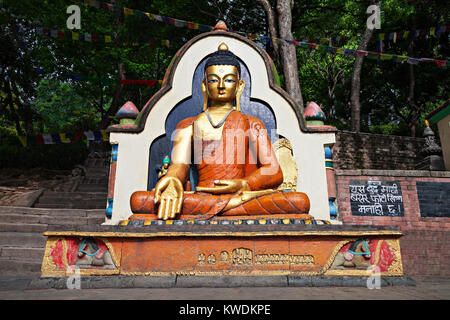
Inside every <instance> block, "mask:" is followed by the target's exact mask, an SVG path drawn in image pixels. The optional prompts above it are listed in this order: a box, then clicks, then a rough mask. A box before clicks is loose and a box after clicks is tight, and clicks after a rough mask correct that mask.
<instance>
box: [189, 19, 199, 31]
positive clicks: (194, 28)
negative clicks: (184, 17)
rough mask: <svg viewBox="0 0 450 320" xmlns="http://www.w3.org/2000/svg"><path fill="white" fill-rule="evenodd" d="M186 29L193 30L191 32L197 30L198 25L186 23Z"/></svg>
mask: <svg viewBox="0 0 450 320" xmlns="http://www.w3.org/2000/svg"><path fill="white" fill-rule="evenodd" d="M187 27H188V29H193V30H197V29H198V23H194V22H190V21H188V22H187Z"/></svg>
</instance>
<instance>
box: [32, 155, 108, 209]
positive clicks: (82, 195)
mask: <svg viewBox="0 0 450 320" xmlns="http://www.w3.org/2000/svg"><path fill="white" fill-rule="evenodd" d="M83 171H84V172H83V175H81V176H79V177H76V178H74V180H73V181H71V182H69V183H71V186H69V188H66V189H69V190H65V191H52V190H45V191H44V192H43V194H42V195H41V196H40V197H39V199H38V200H37V202H36V203H35V204H34V207H35V208H65V209H106V206H107V202H106V198H107V193H108V177H109V157H108V156H100V157H89V158H88V159H87V160H86V163H85V166H84V168H83Z"/></svg>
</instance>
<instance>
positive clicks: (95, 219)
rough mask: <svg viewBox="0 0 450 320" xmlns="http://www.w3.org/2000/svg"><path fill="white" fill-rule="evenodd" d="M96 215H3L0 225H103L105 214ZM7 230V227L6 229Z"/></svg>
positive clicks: (0, 218) (0, 217)
mask: <svg viewBox="0 0 450 320" xmlns="http://www.w3.org/2000/svg"><path fill="white" fill-rule="evenodd" d="M102 211H103V213H102V214H101V215H100V214H95V215H92V216H84V217H82V216H76V215H74V216H68V215H60V216H58V215H54V216H44V215H36V216H34V215H21V214H1V215H0V223H3V224H20V223H23V224H44V225H48V224H64V225H65V224H71V225H87V224H101V223H103V222H104V220H105V212H104V210H102ZM6 228H7V227H6Z"/></svg>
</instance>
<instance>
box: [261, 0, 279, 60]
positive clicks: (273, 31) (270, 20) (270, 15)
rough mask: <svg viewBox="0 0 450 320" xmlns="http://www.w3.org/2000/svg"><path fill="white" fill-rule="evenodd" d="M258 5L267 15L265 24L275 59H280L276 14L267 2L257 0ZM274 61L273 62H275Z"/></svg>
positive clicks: (267, 0)
mask: <svg viewBox="0 0 450 320" xmlns="http://www.w3.org/2000/svg"><path fill="white" fill-rule="evenodd" d="M258 2H259V4H261V6H262V7H263V8H264V11H265V12H266V15H267V24H268V27H269V34H270V37H271V38H272V45H273V50H274V55H275V57H274V58H275V59H277V60H278V59H279V58H280V46H279V43H278V41H277V40H276V38H278V32H277V23H276V13H275V12H274V11H273V9H272V6H271V5H270V3H269V0H258ZM275 59H274V60H275Z"/></svg>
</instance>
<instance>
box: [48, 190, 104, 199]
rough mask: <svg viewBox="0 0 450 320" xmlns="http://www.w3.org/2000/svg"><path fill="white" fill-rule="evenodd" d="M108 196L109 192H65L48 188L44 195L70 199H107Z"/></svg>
mask: <svg viewBox="0 0 450 320" xmlns="http://www.w3.org/2000/svg"><path fill="white" fill-rule="evenodd" d="M107 196H108V192H82V191H75V192H63V191H61V192H60V191H50V190H48V191H47V190H46V191H45V192H44V193H43V194H42V196H41V198H42V197H46V198H69V199H77V200H85V199H106V197H107Z"/></svg>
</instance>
